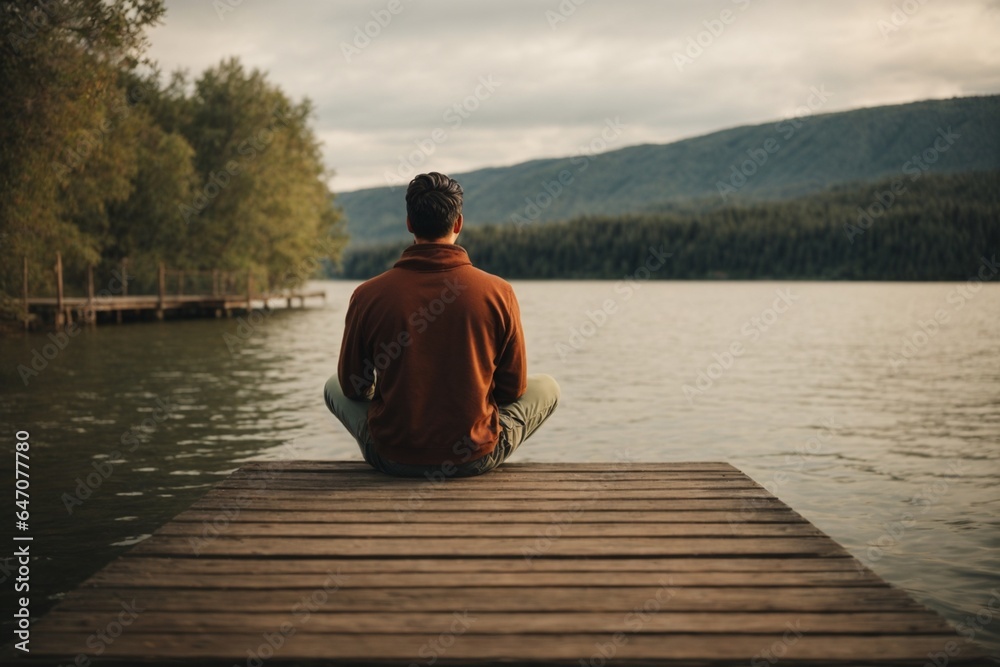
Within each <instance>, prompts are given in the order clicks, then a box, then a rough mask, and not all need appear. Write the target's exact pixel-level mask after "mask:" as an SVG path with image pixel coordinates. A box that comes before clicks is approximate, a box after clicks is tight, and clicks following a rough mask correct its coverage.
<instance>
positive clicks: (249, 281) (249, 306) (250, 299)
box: [247, 270, 253, 313]
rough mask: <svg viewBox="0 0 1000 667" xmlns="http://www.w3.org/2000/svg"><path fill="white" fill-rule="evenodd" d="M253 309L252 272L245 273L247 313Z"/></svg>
mask: <svg viewBox="0 0 1000 667" xmlns="http://www.w3.org/2000/svg"><path fill="white" fill-rule="evenodd" d="M252 308H253V271H249V270H248V271H247V312H248V313H249V312H250V310H251V309H252Z"/></svg>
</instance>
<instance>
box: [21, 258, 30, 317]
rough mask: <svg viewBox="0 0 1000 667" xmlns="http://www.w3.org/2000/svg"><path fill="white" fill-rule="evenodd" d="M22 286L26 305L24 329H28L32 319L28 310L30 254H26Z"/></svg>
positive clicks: (24, 306) (24, 307) (24, 309)
mask: <svg viewBox="0 0 1000 667" xmlns="http://www.w3.org/2000/svg"><path fill="white" fill-rule="evenodd" d="M21 288H22V294H23V298H24V305H23V319H24V330H25V331H27V330H28V326H29V324H30V319H31V318H30V314H29V312H28V256H27V255H25V256H24V276H23V278H22V279H21Z"/></svg>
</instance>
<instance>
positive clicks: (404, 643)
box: [2, 461, 983, 667]
mask: <svg viewBox="0 0 1000 667" xmlns="http://www.w3.org/2000/svg"><path fill="white" fill-rule="evenodd" d="M104 637H107V638H108V639H106V640H105V639H103V638H104ZM98 651H99V653H97V652H98ZM98 656H99V657H100V661H102V662H103V661H108V662H112V663H114V664H127V665H176V664H198V665H220V666H225V667H232V665H237V664H238V665H246V664H252V665H259V664H265V665H268V666H274V667H277V666H278V665H298V666H304V665H313V666H319V665H334V664H337V665H369V664H370V665H376V664H377V665H413V664H418V665H435V664H436V665H564V666H567V667H568V666H571V665H572V666H574V667H576V666H578V665H584V666H585V667H586V666H588V665H594V666H598V665H608V666H609V667H610V666H611V665H657V666H667V665H678V666H680V665H686V666H689V667H690V666H694V665H699V666H702V667H708V666H713V665H720V666H721V665H773V664H780V665H782V666H786V665H787V666H792V665H812V666H814V667H815V666H817V665H825V666H832V665H842V666H844V667H848V666H850V667H859V666H861V665H866V666H871V665H924V664H925V663H928V661H931V664H944V663H947V664H948V665H959V664H983V663H982V660H983V657H982V656H983V654H982V651H981V649H980V648H979V647H977V646H976V645H975V644H974V643H971V642H968V641H966V640H965V639H964V638H963V637H961V636H959V634H958V633H957V632H956V631H955V630H954V629H953V628H952V627H951V626H949V625H948V623H946V622H945V621H944V620H943V619H942V618H941V617H940V616H938V615H937V614H935V613H934V612H932V611H930V610H928V609H927V608H926V607H924V606H922V605H921V604H918V603H917V602H915V601H914V600H913V599H912V598H911V597H910V596H909V595H908V594H907V593H905V592H904V591H902V590H900V589H898V588H895V587H893V586H891V585H890V584H888V583H886V582H885V581H884V580H882V579H881V578H880V577H879V576H878V575H876V574H875V573H874V572H872V571H871V570H869V569H868V568H867V567H865V566H864V565H863V564H862V563H861V562H860V561H858V560H857V559H856V558H854V557H853V556H851V555H850V554H849V553H848V552H847V551H845V550H844V549H843V547H841V546H840V545H838V544H837V543H836V542H834V541H833V540H832V539H831V538H830V537H828V536H827V535H826V534H824V533H823V532H822V531H820V530H819V529H818V528H816V527H815V526H813V525H812V524H811V523H809V521H807V520H806V519H804V518H803V517H802V516H800V515H799V514H797V513H796V512H794V511H793V510H792V509H791V508H789V507H788V506H787V505H785V504H784V503H782V502H781V501H780V500H778V499H777V498H775V497H774V496H772V495H771V494H770V493H768V491H767V490H765V489H764V488H762V487H761V486H760V485H758V484H757V483H756V482H754V481H753V480H752V479H750V478H749V477H747V476H746V475H745V474H743V473H742V472H740V471H739V470H737V469H736V468H734V467H732V466H730V465H729V464H726V463H716V462H706V463H694V462H692V463H520V464H518V463H515V464H506V465H504V466H502V467H501V468H500V469H498V470H496V471H493V472H490V473H488V474H486V475H483V476H481V477H475V478H469V479H450V480H444V479H443V478H439V479H434V478H431V479H398V478H391V477H387V476H385V475H382V474H379V473H376V472H374V471H372V470H371V469H370V468H369V467H368V466H367V465H365V464H363V463H360V462H358V463H355V462H343V461H277V462H264V463H251V464H247V465H244V466H243V467H242V468H240V469H239V470H237V471H236V472H235V473H233V474H232V475H231V476H230V477H228V478H227V479H225V480H223V481H222V482H220V483H219V484H217V485H216V486H215V487H214V488H213V489H212V490H211V491H209V492H208V493H207V494H206V495H205V496H204V497H202V498H201V499H200V500H199V501H198V502H196V503H195V504H194V506H192V507H191V508H190V509H189V510H187V511H185V512H183V513H181V514H180V515H179V516H177V517H175V518H174V519H173V520H172V521H170V522H168V523H167V524H165V525H164V526H162V527H161V528H160V529H159V530H157V531H156V533H155V534H154V535H153V536H152V537H150V538H149V539H146V540H145V541H143V542H140V543H139V544H137V545H135V546H134V547H132V548H131V549H130V550H129V551H128V552H127V553H125V554H124V555H123V556H122V557H120V558H118V559H116V560H115V561H113V562H111V563H110V564H109V565H108V566H107V567H105V568H104V569H102V570H101V571H99V572H97V573H96V574H95V575H94V576H92V577H91V578H90V579H89V580H87V581H86V582H84V583H83V584H82V585H81V586H80V587H79V588H77V589H76V590H73V591H70V592H68V593H67V594H66V596H65V598H63V599H62V600H60V601H59V603H58V604H56V606H55V607H54V609H52V611H51V612H49V613H48V614H47V615H46V616H44V617H43V618H41V619H40V620H38V621H36V622H35V623H33V624H32V626H31V656H30V657H28V656H24V655H23V654H22V655H18V654H16V653H15V652H14V651H13V650H11V649H10V646H8V648H7V649H6V651H5V652H4V653H3V654H2V658H3V659H4V660H5V664H11V665H13V664H29V665H30V664H32V661H33V660H38V661H48V662H47V663H46V664H51V663H52V662H54V661H58V663H59V664H67V665H68V664H74V660H75V661H76V663H75V664H86V663H84V662H81V661H82V660H83V659H87V660H90V659H94V658H97V657H98ZM929 656H931V657H929ZM933 659H938V660H939V662H933ZM941 661H944V662H941Z"/></svg>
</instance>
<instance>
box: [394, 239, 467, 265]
mask: <svg viewBox="0 0 1000 667" xmlns="http://www.w3.org/2000/svg"><path fill="white" fill-rule="evenodd" d="M471 264H472V260H470V259H469V253H467V252H466V251H465V248H463V247H462V246H460V245H455V244H454V243H414V244H413V245H411V246H409V247H408V248H407V249H406V250H404V251H403V255H402V256H401V257H400V258H399V260H397V261H396V263H395V264H393V268H396V269H406V270H408V271H447V270H449V269H454V268H456V267H459V266H466V265H471Z"/></svg>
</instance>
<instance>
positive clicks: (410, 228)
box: [406, 216, 413, 234]
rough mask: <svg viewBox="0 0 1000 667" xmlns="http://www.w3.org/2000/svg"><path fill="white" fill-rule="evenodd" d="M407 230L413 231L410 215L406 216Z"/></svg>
mask: <svg viewBox="0 0 1000 667" xmlns="http://www.w3.org/2000/svg"><path fill="white" fill-rule="evenodd" d="M406 231H408V232H410V233H411V234H412V233H413V223H412V222H410V216H406Z"/></svg>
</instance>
